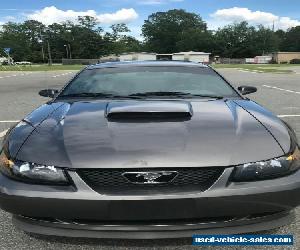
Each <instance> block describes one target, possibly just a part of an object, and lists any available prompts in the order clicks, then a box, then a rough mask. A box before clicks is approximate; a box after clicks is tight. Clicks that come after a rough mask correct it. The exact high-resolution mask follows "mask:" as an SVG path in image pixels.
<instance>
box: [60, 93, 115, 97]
mask: <svg viewBox="0 0 300 250" xmlns="http://www.w3.org/2000/svg"><path fill="white" fill-rule="evenodd" d="M110 96H112V94H105V93H72V94H66V95H60V96H58V97H110Z"/></svg>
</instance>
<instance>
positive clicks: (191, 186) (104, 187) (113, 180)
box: [77, 167, 224, 195]
mask: <svg viewBox="0 0 300 250" xmlns="http://www.w3.org/2000/svg"><path fill="white" fill-rule="evenodd" d="M153 171H168V172H170V171H176V172H177V176H176V177H175V178H173V180H171V181H169V182H166V183H158V184H148V183H147V184H141V183H140V184H136V183H133V182H130V181H129V180H128V179H127V178H125V177H124V176H123V174H124V173H126V172H153ZM223 171H224V168H217V167H214V168H180V169H178V168H167V169H166V168H165V169H79V170H77V173H78V175H79V176H80V177H81V178H82V179H83V180H84V182H85V183H86V184H87V185H89V186H90V187H91V188H92V189H94V190H95V191H97V192H98V193H101V194H110V195H114V194H115V195H118V194H126V195H138V194H149V195H153V194H166V193H180V192H203V191H205V190H207V189H208V188H210V187H211V186H212V185H213V183H214V182H215V181H216V180H217V179H218V178H219V177H220V176H221V174H222V173H223Z"/></svg>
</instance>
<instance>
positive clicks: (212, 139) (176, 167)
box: [0, 61, 300, 238]
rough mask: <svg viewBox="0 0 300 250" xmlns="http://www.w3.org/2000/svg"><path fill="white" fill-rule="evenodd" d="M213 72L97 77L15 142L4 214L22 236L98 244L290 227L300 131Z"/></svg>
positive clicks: (192, 69) (297, 192) (1, 193)
mask: <svg viewBox="0 0 300 250" xmlns="http://www.w3.org/2000/svg"><path fill="white" fill-rule="evenodd" d="M256 90H257V89H256V88H255V87H250V86H241V87H239V88H238V89H237V90H236V89H234V88H233V87H232V86H231V85H230V84H229V83H228V82H227V81H226V80H225V79H224V78H223V77H222V76H221V75H219V74H218V73H217V72H216V71H214V70H213V69H212V68H210V67H208V66H205V65H201V64H198V63H189V62H178V61H177V62H175V61H173V62H167V61H156V62H155V61H152V62H151V61H148V62H115V63H102V64H98V65H92V66H88V67H86V68H85V69H84V70H83V71H82V72H80V73H79V74H78V75H77V76H75V77H74V79H72V80H71V81H70V82H69V83H68V84H67V85H66V86H65V87H64V88H62V89H61V90H59V91H58V90H53V89H46V90H42V91H40V95H41V96H45V97H50V98H52V99H51V100H50V101H48V102H47V103H46V104H44V105H42V106H41V107H39V108H38V109H36V110H34V111H33V112H32V113H31V114H29V115H28V116H26V117H25V118H24V119H23V120H22V121H20V122H19V123H18V124H17V125H16V126H14V127H12V128H11V129H10V130H9V132H8V133H7V134H6V136H5V138H4V142H3V146H2V149H1V151H0V152H1V158H0V170H1V174H0V206H1V208H2V209H4V210H6V211H8V212H10V213H12V214H13V222H14V223H15V224H16V225H17V226H18V227H19V228H21V229H23V230H25V231H27V232H31V233H37V234H48V235H63V236H70V237H99V238H113V237H116V238H168V237H174V238H177V237H190V236H191V235H193V234H200V233H205V234H207V233H209V234H210V233H234V234H235V233H245V232H253V231H261V230H267V229H271V228H276V227H279V226H282V225H285V224H287V223H289V222H291V220H292V218H293V209H294V208H295V207H296V206H298V205H299V202H300V171H299V168H300V152H299V144H298V142H297V139H296V135H295V133H294V131H293V130H292V129H291V128H290V127H289V125H288V124H286V123H285V122H283V121H282V120H280V119H279V118H278V117H276V116H275V115H273V114H272V113H271V112H270V111H268V110H266V109H265V108H263V107H262V106H260V105H259V104H257V103H255V102H253V101H251V100H250V99H247V98H244V95H247V94H250V93H253V92H255V91H256Z"/></svg>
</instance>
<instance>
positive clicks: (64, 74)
mask: <svg viewBox="0 0 300 250" xmlns="http://www.w3.org/2000/svg"><path fill="white" fill-rule="evenodd" d="M72 73H74V72H67V73H63V74H59V75H55V76H52V77H53V78H55V77H59V76H66V75H69V74H72Z"/></svg>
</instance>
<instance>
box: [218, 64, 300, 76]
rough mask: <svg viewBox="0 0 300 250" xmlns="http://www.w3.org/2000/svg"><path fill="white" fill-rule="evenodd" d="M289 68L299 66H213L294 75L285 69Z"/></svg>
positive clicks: (290, 70) (291, 71)
mask: <svg viewBox="0 0 300 250" xmlns="http://www.w3.org/2000/svg"><path fill="white" fill-rule="evenodd" d="M291 66H296V67H297V66H298V67H299V66H300V65H297V64H292V65H291V64H215V65H213V67H214V68H216V69H221V68H234V69H240V70H245V71H249V72H256V73H285V74H290V73H294V71H293V70H292V69H286V67H291Z"/></svg>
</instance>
